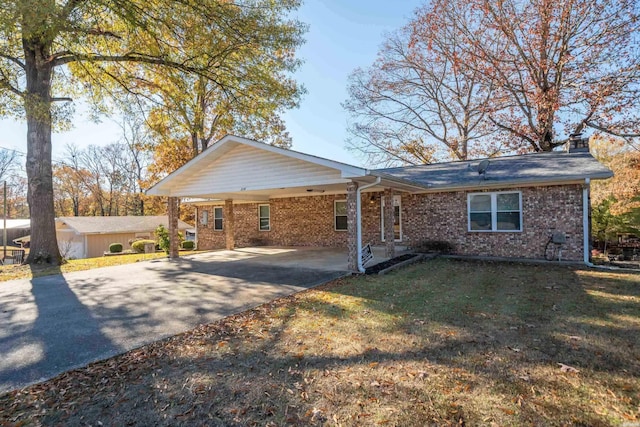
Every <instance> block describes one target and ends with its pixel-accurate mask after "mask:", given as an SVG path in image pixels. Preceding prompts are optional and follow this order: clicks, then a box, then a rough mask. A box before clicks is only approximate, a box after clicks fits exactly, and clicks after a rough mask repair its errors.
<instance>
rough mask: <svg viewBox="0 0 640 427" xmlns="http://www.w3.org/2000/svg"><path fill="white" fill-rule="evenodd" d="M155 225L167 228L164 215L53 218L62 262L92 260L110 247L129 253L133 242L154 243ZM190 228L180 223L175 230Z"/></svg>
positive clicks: (167, 221)
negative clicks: (121, 247) (63, 258)
mask: <svg viewBox="0 0 640 427" xmlns="http://www.w3.org/2000/svg"><path fill="white" fill-rule="evenodd" d="M159 225H163V226H165V227H168V225H169V220H168V217H167V216H166V215H159V216H70V217H60V218H56V237H57V239H58V246H59V247H60V252H61V253H62V255H63V256H64V257H65V258H76V259H77V258H94V257H99V256H102V255H103V254H104V252H105V251H108V250H109V245H110V244H111V243H122V245H123V247H124V248H125V249H129V248H130V246H129V241H130V240H134V239H155V233H154V232H155V230H156V228H158V226H159ZM190 228H192V226H190V225H189V224H187V223H186V222H183V221H179V222H178V229H179V230H182V231H184V230H187V229H190Z"/></svg>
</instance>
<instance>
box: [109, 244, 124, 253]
mask: <svg viewBox="0 0 640 427" xmlns="http://www.w3.org/2000/svg"><path fill="white" fill-rule="evenodd" d="M109 252H111V253H112V254H115V253H119V252H122V243H112V244H110V245H109Z"/></svg>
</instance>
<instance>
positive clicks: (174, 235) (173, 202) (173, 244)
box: [167, 197, 179, 259]
mask: <svg viewBox="0 0 640 427" xmlns="http://www.w3.org/2000/svg"><path fill="white" fill-rule="evenodd" d="M167 205H168V206H167V208H168V209H167V213H168V215H169V258H171V259H176V258H178V256H179V255H178V198H177V197H169V198H168V199H167Z"/></svg>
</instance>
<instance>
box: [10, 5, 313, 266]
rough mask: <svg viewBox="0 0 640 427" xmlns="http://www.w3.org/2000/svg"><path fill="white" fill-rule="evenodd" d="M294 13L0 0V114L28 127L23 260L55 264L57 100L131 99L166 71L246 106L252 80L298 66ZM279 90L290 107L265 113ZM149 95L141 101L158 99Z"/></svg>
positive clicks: (61, 114)
mask: <svg viewBox="0 0 640 427" xmlns="http://www.w3.org/2000/svg"><path fill="white" fill-rule="evenodd" d="M298 6H299V1H298V0H283V1H278V2H272V1H269V0H246V1H244V0H240V1H227V0H222V1H220V0H180V1H172V0H150V1H144V2H142V1H139V0H128V1H120V0H85V1H82V0H67V1H57V0H37V1H36V0H15V1H6V2H2V4H1V5H0V114H1V115H5V116H6V115H13V116H19V117H25V118H26V122H27V161H26V171H27V178H28V193H27V197H28V203H29V207H30V213H31V248H32V249H31V252H30V255H29V258H28V259H27V262H51V263H58V262H60V253H59V250H58V247H57V242H56V236H55V224H54V203H53V190H52V165H51V132H52V129H53V128H54V126H56V125H64V124H65V119H66V120H67V123H68V119H69V109H68V105H69V104H70V103H69V102H66V101H70V100H71V97H72V96H78V95H80V94H84V93H87V92H90V93H92V95H93V96H94V98H95V99H100V98H101V97H102V96H104V94H105V93H106V92H109V93H112V94H121V93H129V94H137V93H138V90H137V89H138V88H140V87H141V86H142V85H143V83H144V82H145V79H146V80H149V81H150V79H149V77H148V76H162V75H163V73H166V74H167V75H168V76H172V75H179V76H181V78H184V79H185V81H189V80H188V79H196V80H199V79H202V80H201V81H203V82H206V83H207V85H208V87H210V88H215V92H216V93H217V95H218V96H219V97H221V98H223V99H232V100H242V101H241V102H245V103H247V104H249V105H250V104H251V103H252V102H255V100H254V99H253V98H252V96H250V94H248V93H247V88H248V87H251V85H253V84H256V82H257V81H259V77H264V79H263V81H266V80H268V79H267V76H268V77H269V78H272V79H273V78H282V79H284V78H285V77H286V73H287V72H288V71H292V70H293V69H295V67H296V66H297V61H296V60H295V56H294V54H295V49H296V48H297V46H298V45H299V44H300V43H301V35H302V32H303V30H304V27H303V26H302V25H301V24H300V23H298V22H297V21H295V20H291V19H290V18H289V16H290V12H291V11H293V10H295V9H296V8H297V7H298ZM269 67H275V73H273V74H269V73H271V70H270V68H269ZM161 70H164V71H161ZM253 77H256V78H253ZM191 81H193V80H191ZM287 87H288V88H289V89H290V90H291V91H292V92H294V93H293V95H292V96H291V99H293V101H290V103H289V104H287V103H285V105H284V106H282V105H278V106H277V107H274V108H273V109H272V111H277V109H278V108H285V107H287V106H290V105H292V104H295V96H296V93H297V92H296V91H297V90H298V89H299V88H298V87H297V86H296V85H295V84H294V83H293V82H290V81H288V85H287ZM115 88H117V89H118V90H115ZM163 88H164V86H163ZM268 89H269V88H268V87H267V88H265V91H267V90H268ZM151 92H152V93H147V95H148V97H149V99H152V100H154V101H159V99H158V97H159V95H157V94H156V93H155V92H153V91H151ZM274 99H277V98H274ZM59 102H61V103H59ZM274 103H277V101H274ZM60 105H62V107H60ZM65 106H67V107H65ZM264 116H265V117H268V112H267V113H265V114H264ZM203 132H204V130H203ZM199 143H200V144H201V141H199Z"/></svg>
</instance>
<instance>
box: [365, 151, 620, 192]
mask: <svg viewBox="0 0 640 427" xmlns="http://www.w3.org/2000/svg"><path fill="white" fill-rule="evenodd" d="M479 163H480V160H470V161H461V162H451V163H435V164H431V165H418V166H408V167H398V168H388V169H378V170H376V172H379V173H382V174H387V175H390V176H393V177H396V178H402V179H405V180H408V181H413V182H417V183H420V184H422V185H425V186H428V187H429V188H433V189H447V188H474V187H488V186H491V187H495V186H499V185H513V184H523V185H524V184H543V183H545V182H558V181H572V180H576V181H577V180H583V179H585V178H591V179H605V178H610V177H611V176H613V173H612V172H611V171H610V170H609V169H608V168H607V167H606V166H604V165H602V164H601V163H600V162H598V161H597V160H596V159H595V158H593V156H591V154H589V152H588V151H575V152H570V153H567V152H548V153H536V154H525V155H520V156H506V157H496V158H492V159H489V166H488V167H487V169H486V172H485V174H484V176H483V175H481V174H479V173H478V164H479Z"/></svg>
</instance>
